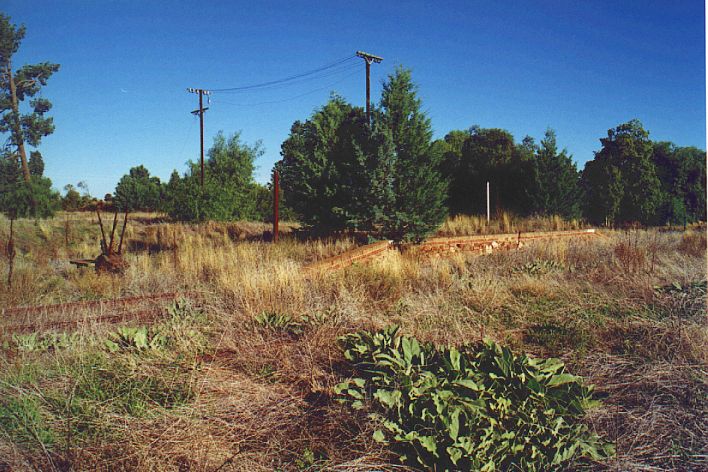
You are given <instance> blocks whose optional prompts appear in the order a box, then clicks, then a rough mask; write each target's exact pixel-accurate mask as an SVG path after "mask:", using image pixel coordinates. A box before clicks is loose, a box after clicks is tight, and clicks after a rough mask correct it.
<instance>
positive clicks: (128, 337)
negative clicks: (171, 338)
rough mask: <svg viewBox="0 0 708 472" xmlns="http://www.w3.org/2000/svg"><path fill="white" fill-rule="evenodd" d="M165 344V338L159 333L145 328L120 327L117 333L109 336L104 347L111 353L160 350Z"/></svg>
mask: <svg viewBox="0 0 708 472" xmlns="http://www.w3.org/2000/svg"><path fill="white" fill-rule="evenodd" d="M166 342H167V339H166V338H165V336H163V335H162V334H160V333H155V332H150V331H148V329H147V328H146V327H145V326H140V327H128V326H122V327H120V328H118V330H117V331H115V332H114V333H111V334H110V339H107V340H106V347H107V348H108V350H109V351H111V352H118V351H120V350H121V349H136V350H139V351H141V350H146V349H162V348H163V347H164V346H165V344H166Z"/></svg>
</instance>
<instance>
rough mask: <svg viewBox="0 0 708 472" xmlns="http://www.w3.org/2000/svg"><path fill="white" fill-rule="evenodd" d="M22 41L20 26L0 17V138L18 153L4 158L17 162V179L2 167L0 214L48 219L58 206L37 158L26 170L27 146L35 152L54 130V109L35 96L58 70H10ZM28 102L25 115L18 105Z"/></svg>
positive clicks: (52, 66) (8, 166) (8, 168)
mask: <svg viewBox="0 0 708 472" xmlns="http://www.w3.org/2000/svg"><path fill="white" fill-rule="evenodd" d="M24 36H25V27H24V26H20V27H17V26H16V25H13V24H12V23H11V22H10V18H9V17H8V16H7V15H4V14H2V13H0V113H2V115H0V133H7V134H9V139H8V144H9V146H10V147H11V148H15V149H16V152H13V153H12V154H11V157H8V155H6V156H5V159H9V160H10V161H14V160H19V166H20V169H21V174H20V175H21V178H20V177H17V178H16V179H15V180H14V181H9V180H8V176H9V175H10V174H13V175H14V170H12V169H13V168H14V163H9V164H8V162H7V161H6V162H5V163H4V164H3V170H2V171H3V172H4V173H5V175H4V176H3V177H2V180H3V182H4V183H3V185H4V189H3V192H2V195H1V196H0V210H1V211H3V212H5V213H6V214H8V215H10V217H11V218H16V217H22V216H35V217H45V216H50V215H51V214H52V213H53V212H54V210H55V209H56V208H57V204H58V194H57V193H56V192H54V191H52V189H51V181H50V180H49V179H47V178H45V177H42V172H43V170H44V165H43V162H41V155H39V154H35V153H32V158H33V159H32V160H33V161H35V162H34V164H33V165H32V169H30V164H29V160H28V159H27V150H26V147H25V144H28V145H29V146H32V147H37V146H39V144H40V142H41V140H42V138H43V137H44V136H47V135H49V134H51V133H52V132H53V131H54V124H53V122H52V118H50V117H46V116H45V114H46V113H47V112H48V111H49V109H50V108H51V106H52V104H51V103H50V102H49V100H47V99H46V98H42V97H40V98H34V97H35V96H36V95H37V94H38V93H39V92H40V90H41V87H42V86H44V85H46V84H47V80H48V79H49V77H50V76H51V75H52V74H53V73H54V72H56V71H57V70H59V65H58V64H51V63H48V62H43V63H40V64H34V65H25V66H22V67H21V68H19V69H17V70H13V67H12V58H13V55H14V54H15V53H16V52H17V50H18V49H19V47H20V43H21V42H22V39H23V38H24ZM27 99H30V100H29V106H30V107H31V111H30V112H29V113H24V114H23V113H22V112H21V110H20V105H21V103H22V102H24V101H25V100H27ZM40 162H41V165H40Z"/></svg>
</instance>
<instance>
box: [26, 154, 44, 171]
mask: <svg viewBox="0 0 708 472" xmlns="http://www.w3.org/2000/svg"><path fill="white" fill-rule="evenodd" d="M29 171H30V175H38V176H42V175H44V159H43V158H42V153H40V152H39V151H32V152H31V153H30V158H29Z"/></svg>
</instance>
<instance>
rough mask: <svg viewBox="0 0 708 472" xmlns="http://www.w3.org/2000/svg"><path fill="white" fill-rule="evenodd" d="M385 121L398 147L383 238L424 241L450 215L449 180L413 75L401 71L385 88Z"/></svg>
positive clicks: (391, 76)
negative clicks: (447, 202) (391, 203)
mask: <svg viewBox="0 0 708 472" xmlns="http://www.w3.org/2000/svg"><path fill="white" fill-rule="evenodd" d="M381 110H382V113H381V119H382V120H383V122H384V124H385V126H386V128H388V129H389V130H390V132H391V137H392V139H393V144H394V146H395V166H394V174H393V175H392V176H391V178H392V179H393V191H392V193H393V196H394V197H395V203H394V208H393V212H392V213H390V214H389V216H390V220H389V221H387V222H386V228H387V229H386V231H385V234H386V236H387V237H389V238H390V239H395V240H401V239H404V240H420V239H423V238H424V237H425V236H427V235H428V234H430V233H431V232H433V231H435V230H436V229H437V228H438V226H440V224H441V223H442V222H443V220H444V219H445V216H447V208H446V207H445V199H446V198H447V190H448V189H447V181H446V180H445V179H444V178H443V177H442V175H441V174H440V171H439V169H440V165H441V160H442V154H441V153H440V152H439V149H438V148H437V147H436V146H434V145H433V142H432V137H433V128H432V125H431V123H430V118H428V117H427V116H426V114H425V112H424V111H423V110H422V102H421V100H420V98H418V90H417V86H416V85H415V84H414V83H413V81H412V79H411V71H410V70H408V69H404V68H402V67H399V68H397V69H396V71H395V72H394V73H393V74H392V75H390V76H389V77H388V80H387V81H386V82H384V84H383V92H382V94H381Z"/></svg>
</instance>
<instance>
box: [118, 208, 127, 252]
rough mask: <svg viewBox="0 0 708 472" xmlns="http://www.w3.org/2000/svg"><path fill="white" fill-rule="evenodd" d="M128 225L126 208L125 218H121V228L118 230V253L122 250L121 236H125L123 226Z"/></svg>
mask: <svg viewBox="0 0 708 472" xmlns="http://www.w3.org/2000/svg"><path fill="white" fill-rule="evenodd" d="M127 225H128V210H125V218H124V219H123V229H122V230H121V232H120V242H118V254H120V253H121V252H122V251H123V236H125V227H126V226H127Z"/></svg>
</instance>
